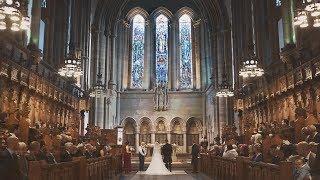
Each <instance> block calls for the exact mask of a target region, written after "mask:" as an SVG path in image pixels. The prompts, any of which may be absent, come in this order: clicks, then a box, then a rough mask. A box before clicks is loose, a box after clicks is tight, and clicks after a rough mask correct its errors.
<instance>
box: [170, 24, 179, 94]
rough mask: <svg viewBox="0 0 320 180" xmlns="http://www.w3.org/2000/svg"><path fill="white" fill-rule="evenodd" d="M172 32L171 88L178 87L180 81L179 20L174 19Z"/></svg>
mask: <svg viewBox="0 0 320 180" xmlns="http://www.w3.org/2000/svg"><path fill="white" fill-rule="evenodd" d="M171 28H172V33H171V37H170V39H172V40H171V41H172V53H171V69H170V71H171V90H176V89H178V86H177V81H178V75H177V74H178V72H179V69H178V68H177V65H178V61H179V55H178V54H179V53H178V51H179V48H177V47H178V43H179V31H178V30H177V22H176V21H174V22H172V23H171Z"/></svg>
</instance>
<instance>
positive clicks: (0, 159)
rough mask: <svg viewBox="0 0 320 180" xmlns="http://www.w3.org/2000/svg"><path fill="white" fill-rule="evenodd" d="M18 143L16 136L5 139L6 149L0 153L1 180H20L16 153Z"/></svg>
mask: <svg viewBox="0 0 320 180" xmlns="http://www.w3.org/2000/svg"><path fill="white" fill-rule="evenodd" d="M18 143H19V139H18V138H17V137H16V136H10V137H8V138H7V147H6V149H5V150H4V151H2V152H1V153H0V175H1V179H6V180H9V179H10V180H20V179H21V177H22V175H21V172H20V170H19V162H18V156H17V153H16V151H17V149H18Z"/></svg>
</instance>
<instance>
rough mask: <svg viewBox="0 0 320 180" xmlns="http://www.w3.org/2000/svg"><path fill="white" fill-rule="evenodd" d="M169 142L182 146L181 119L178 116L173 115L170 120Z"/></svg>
mask: <svg viewBox="0 0 320 180" xmlns="http://www.w3.org/2000/svg"><path fill="white" fill-rule="evenodd" d="M171 144H176V145H178V146H184V144H183V130H182V119H181V118H179V117H175V118H173V119H172V121H171Z"/></svg>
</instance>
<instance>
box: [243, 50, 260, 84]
mask: <svg viewBox="0 0 320 180" xmlns="http://www.w3.org/2000/svg"><path fill="white" fill-rule="evenodd" d="M263 74H264V70H263V69H262V68H260V67H259V66H258V57H257V56H256V55H255V53H254V49H253V46H250V47H249V56H248V59H247V60H245V61H244V62H243V66H242V68H241V69H240V72H239V75H240V76H242V77H244V78H248V77H261V76H262V75H263Z"/></svg>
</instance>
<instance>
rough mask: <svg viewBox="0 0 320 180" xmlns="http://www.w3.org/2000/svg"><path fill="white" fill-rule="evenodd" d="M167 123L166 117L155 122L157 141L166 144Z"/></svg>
mask: <svg viewBox="0 0 320 180" xmlns="http://www.w3.org/2000/svg"><path fill="white" fill-rule="evenodd" d="M166 124H167V121H166V118H164V117H158V118H157V119H156V121H155V133H156V134H155V141H156V142H159V143H165V141H166V140H167V130H168V128H167V125H166Z"/></svg>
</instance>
